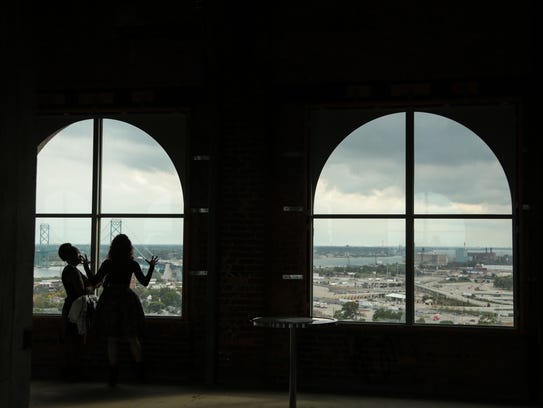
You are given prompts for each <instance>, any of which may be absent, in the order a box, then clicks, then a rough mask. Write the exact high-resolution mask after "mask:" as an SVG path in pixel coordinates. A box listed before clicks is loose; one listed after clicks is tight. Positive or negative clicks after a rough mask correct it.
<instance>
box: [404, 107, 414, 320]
mask: <svg viewBox="0 0 543 408" xmlns="http://www.w3.org/2000/svg"><path fill="white" fill-rule="evenodd" d="M414 117H415V114H414V112H413V110H412V109H410V110H408V111H407V112H406V119H405V125H406V129H405V132H406V133H405V136H406V137H405V139H406V140H405V163H406V171H405V191H406V192H405V195H406V202H405V215H406V216H405V243H406V248H405V302H406V305H405V307H406V310H405V312H406V313H405V321H406V323H407V324H408V325H413V323H414V321H415V259H414V257H415V242H414V236H415V234H414V232H415V225H414V223H415V221H414V201H415V186H414V184H415V182H414V180H415V147H414V146H415V140H414V139H415V137H414V128H415V124H414V122H415V118H414Z"/></svg>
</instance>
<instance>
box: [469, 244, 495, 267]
mask: <svg viewBox="0 0 543 408" xmlns="http://www.w3.org/2000/svg"><path fill="white" fill-rule="evenodd" d="M468 257H469V258H470V259H471V260H472V261H473V262H475V263H478V264H485V263H486V264H492V263H495V262H496V260H497V259H498V257H497V255H496V253H495V252H493V251H492V248H490V249H488V248H485V252H468Z"/></svg>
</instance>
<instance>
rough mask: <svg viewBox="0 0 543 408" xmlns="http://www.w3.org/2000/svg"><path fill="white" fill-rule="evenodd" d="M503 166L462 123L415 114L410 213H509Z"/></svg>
mask: <svg viewBox="0 0 543 408" xmlns="http://www.w3.org/2000/svg"><path fill="white" fill-rule="evenodd" d="M511 211H512V207H511V193H510V191H509V186H508V182H507V179H506V177H505V174H504V171H503V168H502V167H501V165H500V163H499V162H498V160H497V159H496V156H495V155H494V153H493V152H492V151H491V150H490V148H489V147H488V146H487V145H486V144H485V143H484V142H483V140H482V139H481V138H480V137H479V136H477V135H476V134H475V133H473V132H472V131H471V130H469V129H468V128H466V127H464V126H463V125H461V124H459V123H457V122H455V121H453V120H450V119H448V118H445V117H443V116H439V115H434V114H430V113H422V112H416V113H415V213H418V214H511Z"/></svg>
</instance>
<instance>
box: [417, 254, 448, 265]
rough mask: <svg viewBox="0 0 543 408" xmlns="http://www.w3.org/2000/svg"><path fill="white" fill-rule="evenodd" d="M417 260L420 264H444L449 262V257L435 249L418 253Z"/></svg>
mask: <svg viewBox="0 0 543 408" xmlns="http://www.w3.org/2000/svg"><path fill="white" fill-rule="evenodd" d="M415 262H416V263H417V264H418V265H427V266H428V265H430V266H443V265H447V264H448V263H449V257H448V256H447V255H445V254H438V253H437V252H435V251H432V252H424V251H421V252H418V253H417V256H416V257H415Z"/></svg>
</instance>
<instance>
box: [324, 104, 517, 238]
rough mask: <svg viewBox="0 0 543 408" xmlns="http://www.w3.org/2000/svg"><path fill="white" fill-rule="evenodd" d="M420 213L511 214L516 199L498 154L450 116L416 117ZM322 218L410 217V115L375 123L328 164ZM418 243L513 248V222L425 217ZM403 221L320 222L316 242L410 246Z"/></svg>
mask: <svg viewBox="0 0 543 408" xmlns="http://www.w3.org/2000/svg"><path fill="white" fill-rule="evenodd" d="M414 131H415V213H416V214H455V215H458V214H460V215H461V214H470V215H472V214H485V215H488V214H492V215H494V214H511V194H510V191H509V187H508V184H507V180H506V178H505V174H504V171H503V169H502V167H501V165H500V163H499V162H498V161H497V159H496V157H495V155H494V154H493V152H492V151H491V150H490V149H489V148H488V146H487V145H486V144H485V143H484V142H483V141H482V140H481V139H480V138H479V137H478V136H477V135H475V134H474V133H473V132H471V131H470V130H469V129H467V128H466V127H464V126H462V125H460V124H459V123H457V122H455V121H452V120H450V119H447V118H444V117H441V116H438V115H434V114H429V113H416V114H415V129H414ZM314 206H315V208H314V213H315V214H323V215H326V214H385V215H386V214H404V213H405V114H403V113H397V114H392V115H388V116H385V117H382V118H379V119H376V120H373V121H371V122H369V123H367V124H366V125H364V126H362V127H360V128H358V129H357V130H355V131H354V132H353V133H351V134H350V135H348V137H346V139H344V141H343V142H342V143H341V144H340V145H339V146H338V147H337V148H336V149H335V150H334V152H333V153H332V155H331V156H330V158H329V159H328V161H327V163H326V165H325V167H324V169H323V171H322V173H321V175H320V178H319V182H318V185H317V189H316V194H315V204H314ZM415 234H416V235H415V244H416V245H424V246H430V245H435V246H450V245H452V246H463V245H466V246H492V247H498V246H500V247H501V246H506V247H508V246H511V221H510V220H454V221H453V220H447V221H445V220H418V221H416V224H415ZM404 241H405V238H404V226H403V222H401V221H398V220H326V219H323V220H319V221H317V222H316V223H315V232H314V242H315V244H316V245H394V246H396V245H404V244H405V242H404Z"/></svg>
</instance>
